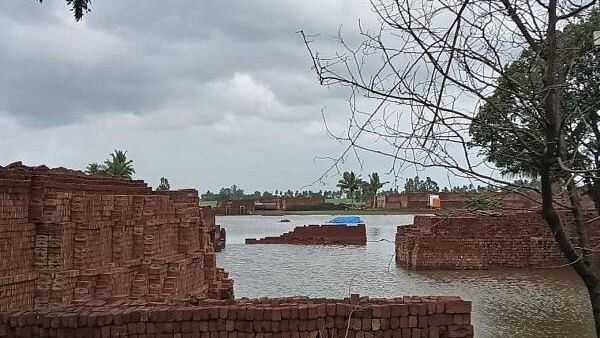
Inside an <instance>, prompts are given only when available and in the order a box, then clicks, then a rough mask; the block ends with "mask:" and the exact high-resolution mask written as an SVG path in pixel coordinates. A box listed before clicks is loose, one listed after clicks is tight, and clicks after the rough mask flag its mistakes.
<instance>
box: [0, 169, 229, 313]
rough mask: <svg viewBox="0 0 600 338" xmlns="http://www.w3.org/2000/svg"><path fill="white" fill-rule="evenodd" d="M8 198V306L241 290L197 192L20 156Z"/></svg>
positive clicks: (3, 226) (4, 187) (2, 187)
mask: <svg viewBox="0 0 600 338" xmlns="http://www.w3.org/2000/svg"><path fill="white" fill-rule="evenodd" d="M0 197H1V200H0V201H1V202H0V203H1V204H0V206H1V208H0V216H1V218H0V255H1V257H2V260H0V272H1V273H2V276H7V277H3V278H2V279H0V295H1V296H2V297H0V299H1V300H0V310H5V309H15V308H29V307H32V306H33V305H35V306H36V307H39V308H43V307H48V306H58V305H61V304H68V303H72V302H85V301H89V300H92V299H112V300H118V299H146V300H152V301H164V300H165V299H166V298H169V297H172V296H174V295H177V296H182V295H187V294H194V295H195V296H197V297H208V296H209V293H210V294H211V295H214V294H217V295H227V296H229V297H232V296H233V292H232V287H233V286H232V281H230V280H228V278H227V277H228V276H227V275H226V274H223V273H219V271H218V270H217V268H216V264H215V256H214V250H213V249H212V245H210V239H209V235H208V234H209V229H208V228H207V227H206V226H205V224H204V222H203V220H202V219H201V210H200V207H199V203H198V202H199V199H198V193H197V191H196V190H184V191H174V192H169V193H160V194H157V193H154V192H152V190H151V189H150V188H149V187H148V186H147V185H146V184H145V183H144V182H143V181H132V180H124V179H117V178H114V177H107V176H88V175H85V174H83V173H81V172H78V171H72V170H67V169H63V168H58V169H48V168H47V167H44V166H40V167H35V168H32V167H26V166H23V165H21V164H20V163H15V164H12V165H9V166H8V167H6V168H2V167H0ZM33 224H35V226H34V225H33ZM219 278H221V279H219ZM211 288H212V289H211ZM220 288H228V289H227V290H222V289H220Z"/></svg>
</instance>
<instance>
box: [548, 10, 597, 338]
mask: <svg viewBox="0 0 600 338" xmlns="http://www.w3.org/2000/svg"><path fill="white" fill-rule="evenodd" d="M547 10H548V27H547V30H546V41H544V45H543V47H541V50H540V52H541V53H540V55H541V57H542V59H543V60H544V74H543V78H542V82H543V84H544V89H545V93H544V95H545V96H544V98H543V111H544V126H543V127H544V141H545V146H546V149H545V151H544V155H543V158H542V169H541V172H540V179H541V183H542V213H543V217H544V219H545V220H546V222H547V223H548V225H549V226H550V229H551V230H552V233H553V235H554V238H555V239H556V242H557V244H558V247H559V249H560V250H561V251H562V252H563V253H564V254H565V256H566V258H567V261H568V262H569V264H571V266H573V268H574V269H575V271H576V272H577V274H578V275H579V276H580V277H581V279H582V280H583V282H584V284H585V285H586V287H587V290H588V294H589V297H590V303H591V305H592V314H593V316H594V323H595V328H596V336H597V337H599V338H600V280H599V279H598V277H597V275H596V274H595V272H594V268H593V265H592V264H591V262H590V260H589V259H588V258H587V253H586V250H588V249H589V247H588V243H587V231H586V225H585V222H584V221H583V219H582V218H583V215H582V212H581V204H580V202H579V199H578V195H577V192H576V191H575V189H573V185H571V184H569V198H570V202H571V206H572V211H573V216H574V218H575V223H576V224H575V225H576V230H577V235H578V237H579V238H578V244H579V246H580V248H579V249H577V248H576V247H575V246H574V245H573V243H572V242H571V236H570V234H569V233H568V232H567V231H566V230H565V227H564V226H563V224H562V221H561V220H560V218H559V217H558V214H557V212H556V210H555V209H554V194H553V189H552V188H553V187H552V182H553V178H554V177H556V176H559V174H560V173H561V170H560V169H558V168H556V163H557V159H558V158H560V157H562V155H563V153H564V143H563V142H562V137H563V136H562V134H561V128H562V123H563V122H564V121H563V116H562V111H561V104H560V97H561V95H560V94H561V93H560V92H559V90H561V89H559V87H560V85H561V83H564V82H562V81H561V80H562V79H561V76H560V75H561V73H562V72H564V70H563V69H561V66H560V63H559V60H558V55H557V51H556V50H557V48H556V47H557V34H558V33H557V30H556V25H557V22H558V15H557V0H550V1H549V2H548V6H547ZM559 79H561V80H559ZM563 173H564V174H567V176H570V175H571V174H570V173H566V172H563Z"/></svg>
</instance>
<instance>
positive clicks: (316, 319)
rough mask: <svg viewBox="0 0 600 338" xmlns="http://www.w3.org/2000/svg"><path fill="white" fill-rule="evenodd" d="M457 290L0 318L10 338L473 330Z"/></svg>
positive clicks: (238, 337)
mask: <svg viewBox="0 0 600 338" xmlns="http://www.w3.org/2000/svg"><path fill="white" fill-rule="evenodd" d="M470 312H471V304H470V302H467V301H463V300H461V299H460V298H457V297H404V298H394V299H368V298H366V297H363V298H360V297H358V295H353V297H351V298H346V299H344V300H336V299H307V298H301V297H294V298H283V299H255V300H240V301H228V302H222V301H221V302H219V301H213V302H201V303H199V304H197V305H195V306H190V305H176V304H173V305H162V306H161V305H151V306H149V305H148V304H143V303H135V302H129V303H112V304H106V305H103V304H101V303H98V302H93V303H89V304H82V305H78V306H70V307H63V308H58V309H52V310H32V311H21V312H17V313H10V314H7V315H5V316H2V317H0V336H2V335H3V334H4V335H7V336H10V337H115V336H119V337H204V338H210V337H227V338H243V337H273V338H315V337H317V336H319V335H320V336H321V337H340V338H341V337H349V338H364V337H383V338H422V337H428V338H442V337H448V338H450V337H454V338H460V337H462V338H469V337H473V327H472V326H471V318H470Z"/></svg>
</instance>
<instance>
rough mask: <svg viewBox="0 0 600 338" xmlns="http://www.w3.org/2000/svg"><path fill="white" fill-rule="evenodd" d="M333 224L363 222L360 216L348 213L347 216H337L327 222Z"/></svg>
mask: <svg viewBox="0 0 600 338" xmlns="http://www.w3.org/2000/svg"><path fill="white" fill-rule="evenodd" d="M327 223H331V224H358V223H362V220H361V219H360V216H356V215H347V216H336V217H335V218H334V219H332V220H331V221H329V222H327Z"/></svg>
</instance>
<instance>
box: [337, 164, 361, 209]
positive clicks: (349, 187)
mask: <svg viewBox="0 0 600 338" xmlns="http://www.w3.org/2000/svg"><path fill="white" fill-rule="evenodd" d="M361 186H362V180H361V179H360V177H358V176H356V174H355V173H354V172H353V171H350V172H347V171H346V172H344V173H343V174H342V178H341V179H340V180H339V181H338V184H337V187H338V188H340V190H342V192H345V193H346V196H350V199H351V201H352V207H353V208H354V193H355V192H356V191H357V190H358V189H360V187H361Z"/></svg>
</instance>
